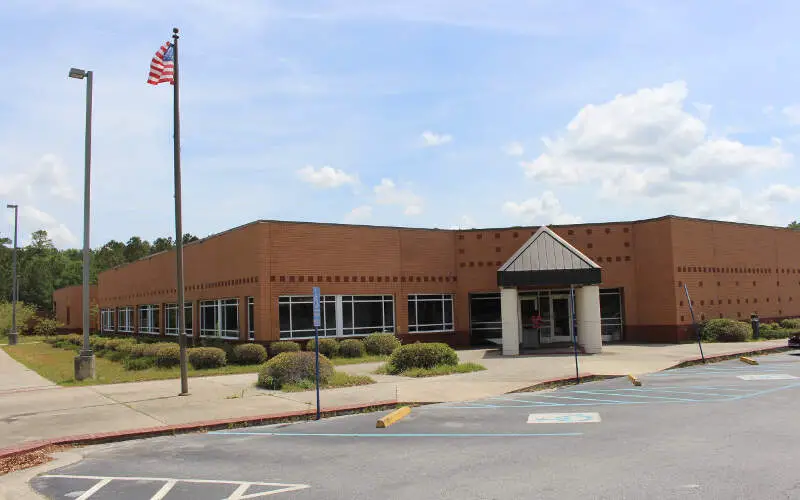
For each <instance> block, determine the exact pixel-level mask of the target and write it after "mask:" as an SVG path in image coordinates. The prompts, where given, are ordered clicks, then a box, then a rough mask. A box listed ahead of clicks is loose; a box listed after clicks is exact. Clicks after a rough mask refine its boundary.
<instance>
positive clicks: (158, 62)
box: [147, 42, 175, 85]
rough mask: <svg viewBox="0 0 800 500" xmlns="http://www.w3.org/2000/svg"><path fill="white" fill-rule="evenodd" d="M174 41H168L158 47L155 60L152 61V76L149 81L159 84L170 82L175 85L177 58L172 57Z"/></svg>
mask: <svg viewBox="0 0 800 500" xmlns="http://www.w3.org/2000/svg"><path fill="white" fill-rule="evenodd" d="M172 53H173V51H172V43H170V42H166V43H165V44H164V45H162V46H161V48H160V49H158V52H156V55H154V56H153V60H152V61H150V76H149V77H148V78H147V83H149V84H150V85H158V84H159V83H166V82H169V83H171V84H172V85H175V78H174V76H175V60H174V59H173V57H172Z"/></svg>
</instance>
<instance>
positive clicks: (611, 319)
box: [600, 288, 624, 340]
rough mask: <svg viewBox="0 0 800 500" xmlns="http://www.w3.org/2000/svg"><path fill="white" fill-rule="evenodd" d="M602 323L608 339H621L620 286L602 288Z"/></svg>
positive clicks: (603, 331)
mask: <svg viewBox="0 0 800 500" xmlns="http://www.w3.org/2000/svg"><path fill="white" fill-rule="evenodd" d="M600 324H601V330H602V334H603V336H604V337H606V339H609V337H610V339H611V340H621V339H622V325H623V324H624V321H623V318H622V293H621V289H620V288H609V289H603V290H600Z"/></svg>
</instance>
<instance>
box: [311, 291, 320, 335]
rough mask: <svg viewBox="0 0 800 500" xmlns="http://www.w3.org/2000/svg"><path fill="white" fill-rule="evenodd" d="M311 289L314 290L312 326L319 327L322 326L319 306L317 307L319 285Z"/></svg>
mask: <svg viewBox="0 0 800 500" xmlns="http://www.w3.org/2000/svg"><path fill="white" fill-rule="evenodd" d="M313 290H314V327H315V328H319V327H320V326H322V321H321V314H320V307H319V301H320V292H319V287H318V286H315V287H314V288H313Z"/></svg>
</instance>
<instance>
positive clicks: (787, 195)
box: [759, 184, 800, 203]
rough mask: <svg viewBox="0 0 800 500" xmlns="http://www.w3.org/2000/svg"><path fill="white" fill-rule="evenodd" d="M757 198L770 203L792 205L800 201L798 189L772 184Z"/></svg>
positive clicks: (799, 189)
mask: <svg viewBox="0 0 800 500" xmlns="http://www.w3.org/2000/svg"><path fill="white" fill-rule="evenodd" d="M759 198H760V199H762V200H764V201H767V202H772V203H794V202H797V201H800V187H792V186H787V185H785V184H773V185H771V186H769V187H768V188H766V189H765V190H763V191H762V192H761V193H759Z"/></svg>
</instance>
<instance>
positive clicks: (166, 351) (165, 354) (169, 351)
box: [154, 342, 181, 368]
mask: <svg viewBox="0 0 800 500" xmlns="http://www.w3.org/2000/svg"><path fill="white" fill-rule="evenodd" d="M154 359H155V364H156V366H157V367H159V368H171V367H173V366H178V365H179V364H180V363H181V348H180V346H179V345H178V344H173V343H172V342H163V343H162V344H160V347H159V348H158V349H156V350H155V358H154Z"/></svg>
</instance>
